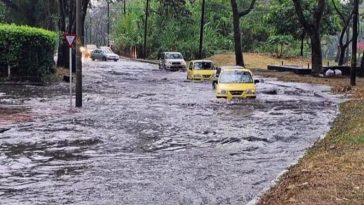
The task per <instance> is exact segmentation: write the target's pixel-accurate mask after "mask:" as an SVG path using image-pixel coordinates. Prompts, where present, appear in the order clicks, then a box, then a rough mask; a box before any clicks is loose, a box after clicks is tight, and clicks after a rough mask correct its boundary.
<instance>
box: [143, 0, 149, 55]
mask: <svg viewBox="0 0 364 205" xmlns="http://www.w3.org/2000/svg"><path fill="white" fill-rule="evenodd" d="M148 15H149V0H147V5H146V6H145V22H144V48H143V49H144V51H143V58H144V59H146V58H147V33H148V32H147V31H148Z"/></svg>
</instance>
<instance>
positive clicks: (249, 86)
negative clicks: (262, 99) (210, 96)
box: [216, 66, 259, 99]
mask: <svg viewBox="0 0 364 205" xmlns="http://www.w3.org/2000/svg"><path fill="white" fill-rule="evenodd" d="M258 82H259V81H258V80H254V79H253V76H252V73H251V71H250V70H248V69H244V68H243V67H240V66H225V67H221V73H220V75H219V79H218V81H217V82H216V97H217V98H227V99H232V98H256V86H255V84H256V83H258Z"/></svg>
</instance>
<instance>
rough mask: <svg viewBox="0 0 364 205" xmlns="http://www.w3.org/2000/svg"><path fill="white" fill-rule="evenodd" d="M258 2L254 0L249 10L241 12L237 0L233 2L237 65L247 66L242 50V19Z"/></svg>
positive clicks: (232, 0)
mask: <svg viewBox="0 0 364 205" xmlns="http://www.w3.org/2000/svg"><path fill="white" fill-rule="evenodd" d="M255 2H256V0H252V1H251V3H250V6H249V8H248V9H245V10H243V11H239V8H238V4H237V2H236V0H231V7H232V10H233V25H234V42H235V60H236V65H240V66H245V64H244V58H243V52H242V49H241V43H242V42H241V30H240V18H241V17H243V16H246V15H248V14H249V13H250V12H251V11H252V10H253V8H254V5H255Z"/></svg>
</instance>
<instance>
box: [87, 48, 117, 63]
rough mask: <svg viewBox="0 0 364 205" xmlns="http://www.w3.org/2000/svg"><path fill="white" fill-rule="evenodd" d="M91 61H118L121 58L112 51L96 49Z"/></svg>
mask: <svg viewBox="0 0 364 205" xmlns="http://www.w3.org/2000/svg"><path fill="white" fill-rule="evenodd" d="M91 59H92V60H93V61H94V60H96V59H98V60H103V61H108V60H113V61H118V60H119V56H118V55H116V54H115V53H113V52H112V51H110V50H103V49H96V50H94V51H93V52H92V53H91Z"/></svg>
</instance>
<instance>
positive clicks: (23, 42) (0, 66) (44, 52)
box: [0, 24, 58, 81]
mask: <svg viewBox="0 0 364 205" xmlns="http://www.w3.org/2000/svg"><path fill="white" fill-rule="evenodd" d="M57 36H58V35H57V34H56V33H54V32H51V31H47V30H44V29H40V28H33V27H28V26H17V25H14V24H0V76H2V77H5V76H7V67H8V65H10V66H11V77H12V78H14V79H27V80H28V79H33V80H34V79H35V80H36V81H39V80H42V78H43V77H44V76H45V75H47V74H50V73H51V72H52V69H53V66H54V60H53V55H54V51H55V46H56V40H57Z"/></svg>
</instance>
